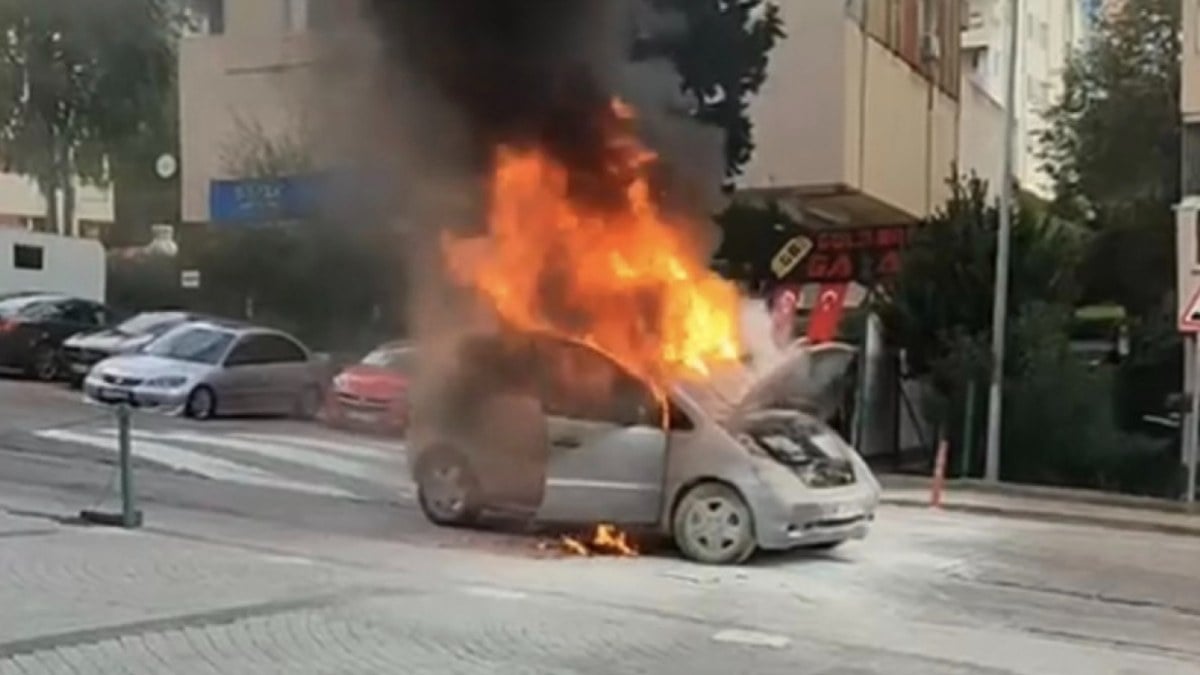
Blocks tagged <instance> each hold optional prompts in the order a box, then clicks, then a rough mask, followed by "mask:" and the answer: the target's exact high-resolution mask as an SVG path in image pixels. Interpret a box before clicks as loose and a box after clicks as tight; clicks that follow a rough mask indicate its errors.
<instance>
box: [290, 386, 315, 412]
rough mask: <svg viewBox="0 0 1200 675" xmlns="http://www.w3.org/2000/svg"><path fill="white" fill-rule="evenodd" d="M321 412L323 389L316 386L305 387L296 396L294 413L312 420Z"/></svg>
mask: <svg viewBox="0 0 1200 675" xmlns="http://www.w3.org/2000/svg"><path fill="white" fill-rule="evenodd" d="M319 412H321V390H320V389H317V388H316V387H305V388H304V390H303V391H301V392H300V394H299V395H298V396H297V397H296V403H295V405H294V406H293V407H292V414H293V415H295V416H296V417H297V418H299V419H302V420H311V419H313V418H315V417H316V416H317V414H318V413H319Z"/></svg>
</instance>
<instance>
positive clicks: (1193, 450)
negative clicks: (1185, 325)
mask: <svg viewBox="0 0 1200 675" xmlns="http://www.w3.org/2000/svg"><path fill="white" fill-rule="evenodd" d="M1185 345H1186V346H1185V349H1187V353H1188V355H1189V356H1190V357H1191V358H1185V359H1184V360H1183V361H1184V367H1185V368H1187V372H1186V373H1185V374H1184V378H1183V379H1184V389H1185V391H1187V393H1188V412H1187V415H1185V416H1184V418H1183V461H1184V464H1185V465H1186V467H1187V471H1186V474H1185V475H1187V484H1186V485H1185V486H1184V488H1183V500H1184V501H1185V502H1186V503H1187V504H1188V505H1192V504H1195V503H1196V463H1197V460H1200V429H1198V428H1197V424H1198V423H1200V335H1190V336H1188V337H1187V338H1186V339H1185ZM1189 380H1190V382H1189Z"/></svg>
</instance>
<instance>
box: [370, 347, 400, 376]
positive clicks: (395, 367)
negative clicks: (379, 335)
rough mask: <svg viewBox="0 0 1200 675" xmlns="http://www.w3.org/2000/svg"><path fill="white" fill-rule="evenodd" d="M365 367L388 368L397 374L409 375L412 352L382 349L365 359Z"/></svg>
mask: <svg viewBox="0 0 1200 675" xmlns="http://www.w3.org/2000/svg"><path fill="white" fill-rule="evenodd" d="M362 364H363V365H364V366H374V367H376V368H386V369H387V370H392V371H395V372H397V373H408V372H409V370H410V368H411V366H412V350H410V349H395V348H381V349H376V350H375V351H373V352H371V353H370V354H367V355H366V356H364V357H363V360H362Z"/></svg>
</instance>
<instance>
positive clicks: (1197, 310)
mask: <svg viewBox="0 0 1200 675" xmlns="http://www.w3.org/2000/svg"><path fill="white" fill-rule="evenodd" d="M1175 215H1176V218H1177V219H1178V222H1177V227H1176V238H1175V265H1176V266H1175V272H1176V288H1175V291H1176V293H1175V296H1176V298H1177V299H1178V303H1179V306H1178V314H1177V315H1176V316H1178V318H1179V321H1178V323H1179V331H1180V332H1182V333H1200V197H1189V198H1186V199H1184V201H1183V202H1182V203H1180V204H1179V206H1177V207H1176V209H1175Z"/></svg>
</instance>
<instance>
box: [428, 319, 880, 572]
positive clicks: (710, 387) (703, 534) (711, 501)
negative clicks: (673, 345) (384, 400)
mask: <svg viewBox="0 0 1200 675" xmlns="http://www.w3.org/2000/svg"><path fill="white" fill-rule="evenodd" d="M459 356H460V360H459V364H460V366H459V372H458V374H457V376H453V377H451V378H449V380H448V381H447V383H446V385H445V386H447V387H448V389H446V390H444V391H442V392H441V394H442V396H441V397H438V398H440V400H442V401H453V402H454V404H453V405H452V406H448V405H437V406H434V407H433V408H431V409H429V410H426V411H423V412H421V413H420V414H416V415H414V420H413V422H414V423H413V425H412V427H411V428H410V438H411V439H412V442H411V445H410V447H411V448H412V452H413V453H414V460H415V461H414V462H413V468H414V473H415V480H416V482H417V486H418V497H419V501H420V505H421V508H422V509H423V511H424V513H425V514H426V516H427V517H428V518H429V519H430V520H431V521H433V522H434V523H438V524H442V525H469V524H473V523H476V522H477V521H478V518H479V517H480V515H481V514H483V513H484V512H485V511H491V510H498V511H506V512H512V513H518V514H521V515H525V516H528V517H532V518H533V519H536V520H539V521H549V522H562V523H585V522H598V521H602V522H612V523H617V524H620V525H622V526H633V527H646V526H650V527H655V528H658V529H659V530H661V531H662V532H663V533H665V534H667V535H669V536H670V537H671V538H672V539H673V540H674V542H675V543H676V545H677V546H678V548H679V550H680V551H681V552H682V553H683V554H684V555H685V556H686V557H688V558H690V559H693V560H696V561H700V562H704V563H711V564H730V563H739V562H742V561H744V560H746V559H747V558H748V557H749V556H750V555H751V554H752V553H753V552H754V551H755V550H756V549H767V550H780V549H789V548H795V547H832V546H836V545H838V544H840V543H842V542H844V541H846V540H848V539H854V538H861V537H863V536H864V535H865V534H866V532H867V529H868V526H869V524H870V523H871V521H872V520H873V517H874V511H875V508H876V505H877V504H878V501H879V496H880V488H879V484H878V482H877V481H876V479H875V478H874V476H873V475H872V474H871V472H870V470H869V469H868V468H867V466H866V464H865V462H863V460H862V459H861V458H860V457H859V456H858V454H857V453H856V452H855V451H854V449H853V448H851V447H850V446H849V445H848V444H847V443H846V442H845V441H844V440H842V438H841V437H840V436H839V435H838V434H837V433H836V432H835V431H833V430H832V429H831V428H830V427H829V426H828V425H826V424H825V422H824V421H823V420H824V419H827V418H828V416H829V415H830V414H832V412H833V410H834V408H835V406H834V405H833V403H832V402H833V401H835V400H840V395H839V391H838V390H839V388H840V387H839V385H840V383H841V382H842V380H843V379H844V378H843V377H842V375H843V374H844V371H845V370H846V369H847V367H848V366H849V364H850V363H851V362H852V360H853V358H854V350H853V349H852V348H850V347H848V346H845V345H839V344H826V345H820V346H809V345H806V344H797V345H794V346H793V347H792V348H791V349H789V350H787V351H785V352H784V353H783V354H782V355H780V357H779V358H777V359H775V360H774V361H775V362H774V363H771V364H768V365H763V364H759V365H758V367H755V366H754V365H752V364H747V363H738V362H733V363H731V364H728V365H727V366H726V367H724V368H722V369H721V370H720V371H719V372H714V373H713V375H712V376H711V377H707V378H698V379H695V380H693V381H680V382H677V383H676V384H674V385H672V386H670V387H668V388H666V390H665V391H661V392H656V391H654V390H653V388H652V387H651V386H650V385H648V384H647V383H646V381H645V380H644V379H643V378H639V377H636V376H634V375H632V374H631V373H630V372H629V371H628V370H627V369H625V368H623V367H622V366H621V365H619V363H618V362H617V361H616V360H615V359H613V358H612V357H610V356H608V355H606V354H605V353H604V352H603V351H602V350H600V349H598V348H596V347H593V346H590V345H587V344H584V343H581V342H576V341H573V340H568V339H563V338H559V337H555V336H550V335H546V334H522V335H521V336H518V337H511V336H505V337H496V336H490V337H480V338H473V339H469V340H467V341H466V342H465V343H464V345H463V347H462V351H461V352H460V355H459ZM481 372H482V373H487V374H488V377H486V378H480V377H479V373H481Z"/></svg>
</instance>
